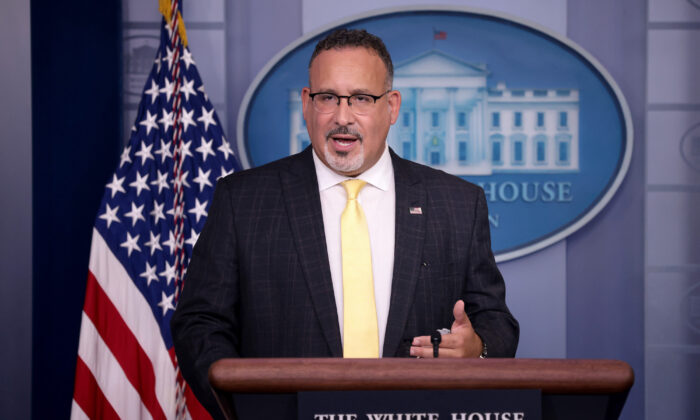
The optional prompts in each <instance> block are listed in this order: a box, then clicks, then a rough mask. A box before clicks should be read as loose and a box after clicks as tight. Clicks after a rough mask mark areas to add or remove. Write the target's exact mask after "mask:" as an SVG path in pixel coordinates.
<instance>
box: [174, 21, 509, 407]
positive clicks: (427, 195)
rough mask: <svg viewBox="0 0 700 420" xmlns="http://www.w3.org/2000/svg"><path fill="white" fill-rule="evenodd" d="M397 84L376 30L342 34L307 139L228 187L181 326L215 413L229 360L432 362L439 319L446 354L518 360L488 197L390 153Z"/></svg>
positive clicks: (305, 95) (198, 255) (310, 109)
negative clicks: (214, 384) (216, 369)
mask: <svg viewBox="0 0 700 420" xmlns="http://www.w3.org/2000/svg"><path fill="white" fill-rule="evenodd" d="M392 81H393V65H392V62H391V57H390V56H389V53H388V51H387V50H386V47H385V46H384V43H383V42H382V40H381V39H379V38H378V37H376V36H374V35H371V34H369V33H367V32H365V31H364V30H345V29H341V30H337V31H335V32H333V33H332V34H330V35H329V36H327V37H326V38H325V39H323V40H321V41H320V42H319V43H318V45H317V46H316V49H315V51H314V53H313V55H312V57H311V60H310V64H309V87H306V88H304V89H303V90H302V93H301V95H302V106H303V113H304V119H305V120H306V125H307V128H308V132H309V136H310V138H311V145H312V147H309V148H307V149H306V150H304V151H302V152H301V153H299V154H297V155H294V156H290V157H287V158H284V159H281V160H279V161H276V162H272V163H270V164H267V165H264V166H261V167H258V168H255V169H251V170H247V171H242V172H239V173H235V174H233V175H230V176H228V177H226V178H224V179H222V180H220V181H219V183H218V184H217V187H216V192H215V194H214V199H213V201H212V204H211V208H210V210H209V216H208V220H207V222H206V225H205V227H204V230H203V231H202V234H201V235H200V237H199V240H198V241H197V244H196V246H195V248H194V251H193V255H192V260H191V262H190V266H189V268H188V270H187V276H186V279H185V287H184V289H183V292H182V295H181V297H180V300H179V303H178V307H177V310H176V311H175V315H174V316H173V319H172V324H171V325H172V333H173V338H174V341H175V349H176V353H177V356H178V362H179V365H180V368H181V370H182V374H183V375H184V377H185V379H186V380H187V382H188V383H189V384H190V386H191V387H192V389H193V390H194V392H195V394H196V395H197V397H198V398H199V399H200V401H201V402H202V403H203V404H204V405H205V407H207V408H208V409H209V410H210V411H212V410H215V407H216V403H215V401H214V398H213V395H212V393H211V391H210V389H209V385H208V380H207V371H208V369H209V366H210V365H211V364H212V363H213V362H215V361H216V360H218V359H221V358H228V357H348V358H354V357H375V358H376V357H409V356H413V357H433V354H434V349H433V346H432V344H431V335H432V334H433V333H434V332H435V331H436V330H438V329H442V330H443V333H445V335H443V336H442V340H441V343H440V345H439V349H438V354H439V357H479V356H482V357H486V356H488V357H513V356H514V355H515V350H516V347H517V344H518V334H519V327H518V322H517V321H516V320H515V318H513V316H512V315H511V314H510V311H509V310H508V308H507V306H506V303H505V286H504V282H503V278H502V277H501V274H500V272H499V271H498V268H497V266H496V263H495V261H494V258H493V254H492V251H491V240H490V233H489V226H488V210H487V208H486V199H485V196H484V193H483V191H482V190H481V189H480V188H479V187H477V186H475V185H473V184H470V183H468V182H466V181H464V180H462V179H460V178H457V177H455V176H452V175H448V174H446V173H444V172H441V171H437V170H434V169H431V168H429V167H426V166H422V165H418V164H416V163H413V162H410V161H407V160H404V159H402V158H400V157H398V156H397V155H396V154H395V153H394V152H393V151H392V150H391V149H389V147H388V146H387V142H386V137H387V133H388V132H389V127H390V126H391V125H392V124H394V123H395V122H396V120H397V118H398V115H399V108H400V106H401V94H400V93H399V92H398V91H396V90H392ZM275 118H276V117H275V116H270V119H271V121H270V123H271V124H274V123H275V121H274V120H275ZM257 141H263V140H260V139H258V140H257ZM448 330H449V331H448Z"/></svg>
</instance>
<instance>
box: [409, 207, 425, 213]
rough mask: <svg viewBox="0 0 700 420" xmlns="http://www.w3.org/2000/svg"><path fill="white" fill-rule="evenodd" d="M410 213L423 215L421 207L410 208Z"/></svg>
mask: <svg viewBox="0 0 700 420" xmlns="http://www.w3.org/2000/svg"><path fill="white" fill-rule="evenodd" d="M408 212H409V213H410V214H423V209H422V208H420V207H409V208H408Z"/></svg>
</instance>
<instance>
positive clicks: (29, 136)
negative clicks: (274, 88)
mask: <svg viewBox="0 0 700 420" xmlns="http://www.w3.org/2000/svg"><path fill="white" fill-rule="evenodd" d="M25 3H26V2H23V1H20V0H10V1H9V2H4V3H3V5H2V6H0V8H1V9H0V10H1V11H2V13H0V15H2V19H3V20H2V23H3V25H2V28H0V30H1V31H2V33H1V35H2V39H3V44H2V50H0V52H2V53H3V56H4V62H5V63H7V64H3V67H2V68H0V77H1V80H2V86H3V90H4V91H5V92H8V93H9V94H10V95H7V96H5V97H3V98H1V99H0V100H1V101H2V105H3V107H2V111H3V112H2V118H3V119H2V123H3V126H5V127H8V129H6V131H5V134H4V135H3V136H2V139H3V150H4V151H5V153H3V154H2V156H1V157H0V159H2V165H0V167H2V168H3V169H2V170H3V172H2V177H0V182H1V184H0V185H2V194H3V196H4V197H6V199H5V200H4V203H5V204H4V205H3V207H4V209H3V213H2V215H3V217H2V232H0V233H2V237H3V239H4V241H2V251H3V252H2V253H1V255H2V259H3V262H2V264H0V267H1V269H2V277H1V278H0V288H1V291H2V293H0V299H1V301H0V308H2V309H0V310H2V317H1V318H0V329H1V331H2V335H3V337H6V338H8V339H7V340H4V341H5V342H7V344H4V345H3V346H2V350H0V351H1V352H2V353H0V354H1V355H2V358H3V360H5V361H8V362H7V363H5V364H4V366H3V367H2V368H0V369H1V370H0V378H3V380H2V390H1V391H2V392H1V393H0V417H5V415H7V416H8V418H27V417H28V416H29V412H30V409H31V412H32V417H34V418H63V417H66V416H67V415H68V413H69V411H70V401H71V396H72V382H73V372H74V369H75V360H76V352H77V337H78V328H79V322H80V313H81V309H82V298H83V293H84V287H85V278H86V273H87V260H88V250H89V240H90V238H89V235H90V232H91V229H92V224H93V222H94V218H95V215H96V211H97V206H98V204H99V198H100V196H101V194H102V190H103V188H104V184H105V183H107V182H108V177H109V176H110V173H111V171H112V170H113V168H114V165H115V163H116V162H117V158H118V156H119V149H120V147H121V145H122V144H123V143H124V141H125V140H126V135H125V134H124V133H128V129H129V128H130V126H131V124H132V123H133V118H134V115H135V107H136V105H137V103H138V99H139V95H140V90H141V88H142V85H143V81H145V79H143V77H142V75H141V74H140V72H139V69H140V68H141V66H140V65H139V64H140V63H142V62H143V60H144V57H148V54H150V51H149V48H148V47H149V45H150V43H151V42H152V39H153V37H154V36H157V33H158V24H159V15H158V12H157V10H156V3H157V1H155V0H153V1H142V0H123V1H122V2H117V1H115V2H104V3H101V4H100V5H99V6H98V5H96V4H92V3H94V2H89V1H87V0H85V1H75V2H72V3H71V4H70V5H66V4H51V3H50V2H48V1H44V0H34V1H32V2H31V15H30V9H29V7H28V6H27V5H26V4H25ZM411 4H416V5H418V4H421V5H426V4H428V5H430V4H441V5H444V4H449V5H455V6H460V7H464V6H467V7H477V8H481V9H484V10H488V11H491V12H499V13H505V14H507V15H510V16H514V17H517V18H520V19H525V20H528V21H531V22H535V23H537V24H539V25H541V26H543V27H545V28H547V29H549V30H550V31H553V32H555V33H556V34H558V35H560V36H563V37H567V38H569V39H571V40H573V41H574V42H575V43H577V44H578V45H580V46H581V47H583V48H584V49H585V50H587V51H588V52H589V53H591V54H592V55H593V56H594V57H595V58H596V59H597V60H598V61H599V62H600V63H601V64H602V65H603V66H604V67H605V68H606V69H607V70H608V72H609V73H610V74H611V76H612V77H613V79H615V81H616V82H617V84H618V85H619V87H620V89H621V91H622V93H623V94H624V96H625V98H626V100H627V103H628V104H629V108H630V111H631V116H632V123H633V128H634V151H633V155H632V162H631V166H630V168H629V171H628V173H627V176H626V178H625V180H624V181H623V183H622V185H621V187H620V189H619V190H618V192H617V193H616V194H615V196H614V197H613V198H612V200H611V201H610V202H609V203H608V205H607V206H606V207H605V208H604V209H603V211H602V212H601V213H600V214H598V215H597V216H596V217H595V218H594V219H593V220H592V221H591V222H589V223H588V224H587V225H586V226H584V227H583V228H582V229H580V230H578V231H577V232H576V233H574V234H573V235H571V236H569V237H568V238H567V239H565V240H562V241H560V242H558V243H556V244H554V245H552V246H550V247H548V248H545V249H543V250H541V251H538V252H536V253H534V254H531V255H528V256H526V257H522V258H519V259H516V260H512V261H508V262H506V263H502V264H501V265H500V267H501V269H502V271H503V274H504V277H505V278H506V283H507V287H508V304H509V305H510V307H511V309H512V311H513V313H514V314H515V315H516V317H518V319H519V320H520V322H521V344H520V348H519V350H518V354H517V356H518V357H552V358H559V357H567V358H614V359H621V360H625V361H627V362H628V363H630V365H632V367H633V368H634V369H635V373H636V382H635V386H634V388H633V390H632V392H631V394H630V397H629V399H628V402H627V406H626V407H625V410H624V412H623V418H626V419H639V418H645V417H646V418H649V419H657V418H679V419H684V418H687V419H690V418H697V416H698V415H700V403H699V402H697V401H696V398H693V397H694V394H696V393H697V389H698V386H699V385H700V379H698V378H700V360H699V357H698V354H700V240H699V239H698V238H700V216H698V213H700V212H698V211H697V209H698V208H700V128H699V127H700V82H698V78H697V74H698V72H697V69H698V68H700V48H698V45H700V1H698V0H618V1H614V2H610V1H606V0H593V1H586V2H581V1H573V0H571V1H566V0H528V1H518V2H514V1H509V0H490V1H486V0H483V1H482V0H470V1H440V2H431V1H421V2H414V1H407V0H404V1H397V0H373V1H368V0H356V1H352V2H350V1H344V2H340V1H328V0H325V1H324V0H285V1H282V0H277V1H275V0H257V1H253V0H233V1H225V0H196V1H195V0H192V1H185V3H184V7H185V12H184V18H185V22H186V24H187V30H188V37H189V40H190V45H191V50H192V53H193V56H194V58H195V60H196V61H197V65H198V67H199V70H200V72H201V75H202V79H203V81H204V83H205V84H206V85H207V92H208V94H209V96H210V99H211V101H212V103H213V104H214V106H215V107H216V109H217V112H218V114H219V116H220V117H221V119H222V122H223V124H224V125H225V128H226V132H227V134H228V138H229V140H230V141H231V143H233V144H235V133H236V126H235V124H236V117H237V113H238V110H239V107H240V105H241V100H242V98H243V96H244V94H245V91H246V89H247V88H248V86H249V85H250V83H251V81H253V79H254V78H255V76H256V74H257V73H258V72H259V71H260V69H262V68H263V67H264V65H265V64H266V63H267V62H268V61H269V60H270V59H271V58H272V57H273V56H274V55H275V54H277V53H278V52H279V51H280V50H281V49H282V48H284V47H285V46H286V45H288V44H289V43H291V42H292V41H294V40H295V39H297V38H298V37H300V36H302V35H304V34H307V33H309V32H312V31H314V30H316V29H318V28H319V27H322V26H325V25H328V24H331V23H333V22H335V21H338V20H340V19H347V18H348V17H350V16H353V15H357V14H360V13H366V12H369V11H373V10H376V9H381V8H391V7H399V6H401V7H404V6H407V5H411ZM30 22H31V44H32V46H31V67H30V63H29V59H28V56H29V51H28V49H29V43H30V34H29V30H28V29H27V28H28V27H29V25H30ZM448 36H449V34H448ZM15 38H16V39H18V42H16V43H15V42H13V43H12V44H9V43H7V40H9V39H15ZM146 59H147V58H146ZM139 60H141V61H139ZM9 63H12V65H9ZM30 68H31V73H30V72H29V69H30ZM139 83H140V84H141V85H139ZM30 95H31V96H30ZM30 97H31V110H32V112H31V117H30V116H29V115H28V114H29V112H28V107H29V98H30ZM22 110H24V112H22ZM270 118H271V120H272V121H274V119H275V118H283V116H280V117H276V116H271V117H270ZM29 145H31V146H32V148H31V152H30V149H29ZM30 153H31V154H30ZM30 182H31V184H30ZM30 191H31V192H32V195H31V196H29V192H30ZM694 209H695V210H694ZM30 217H31V219H30ZM32 221H33V223H32ZM32 230H33V233H32ZM32 250H33V252H32ZM32 277H33V283H32V284H33V286H30V285H29V284H30V282H31V281H32ZM30 330H31V335H30V334H29V331H30ZM30 354H31V357H30V356H29V355H30ZM30 371H31V372H32V374H31V382H30V375H29V373H28V372H30ZM7 378H16V380H15V379H13V380H8V379H7ZM30 389H31V398H30ZM30 407H31V408H30Z"/></svg>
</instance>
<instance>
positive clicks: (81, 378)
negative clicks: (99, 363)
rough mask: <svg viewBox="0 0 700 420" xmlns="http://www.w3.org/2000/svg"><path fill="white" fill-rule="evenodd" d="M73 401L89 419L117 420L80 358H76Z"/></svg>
mask: <svg viewBox="0 0 700 420" xmlns="http://www.w3.org/2000/svg"><path fill="white" fill-rule="evenodd" d="M73 399H74V400H75V402H76V404H78V405H79V406H80V408H81V409H82V410H83V412H84V413H85V414H86V415H87V416H88V417H90V418H91V419H104V420H111V419H116V420H119V416H118V415H117V412H116V411H114V408H113V407H112V404H110V403H109V401H108V400H107V398H105V395H104V394H103V393H102V390H101V389H100V387H99V386H98V385H97V381H96V380H95V377H94V376H92V372H90V369H89V368H88V367H87V365H85V362H83V359H81V358H80V357H78V363H77V364H76V366H75V390H74V391H73Z"/></svg>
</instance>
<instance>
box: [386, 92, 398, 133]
mask: <svg viewBox="0 0 700 420" xmlns="http://www.w3.org/2000/svg"><path fill="white" fill-rule="evenodd" d="M387 102H388V103H389V112H390V116H391V124H392V125H393V124H394V123H395V122H396V120H398V119H399V109H400V108H401V92H399V91H398V90H392V91H390V92H389V93H387Z"/></svg>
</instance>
